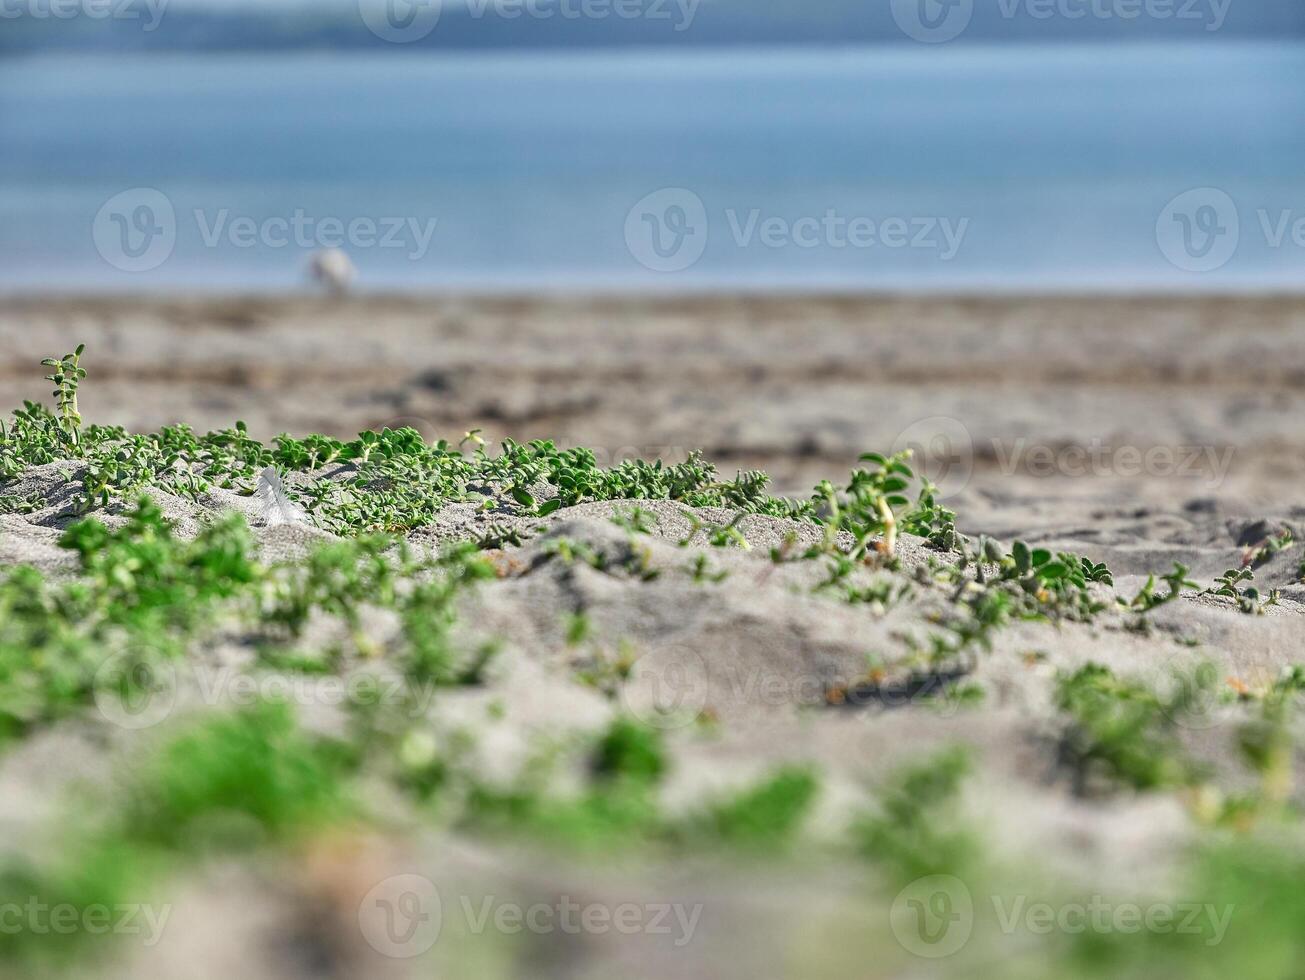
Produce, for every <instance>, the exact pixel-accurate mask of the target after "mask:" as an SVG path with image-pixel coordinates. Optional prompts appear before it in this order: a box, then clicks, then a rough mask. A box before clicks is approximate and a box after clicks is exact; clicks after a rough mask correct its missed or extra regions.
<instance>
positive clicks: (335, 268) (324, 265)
mask: <svg viewBox="0 0 1305 980" xmlns="http://www.w3.org/2000/svg"><path fill="white" fill-rule="evenodd" d="M308 274H309V275H310V276H312V278H313V281H314V282H316V283H318V284H319V285H321V286H323V287H325V288H326V291H327V292H329V293H330V294H331V295H332V296H341V295H343V294H344V293H347V292H348V291H349V286H350V285H351V284H352V283H353V281H354V279H355V278H356V277H357V275H358V270H357V269H356V268H354V264H353V260H352V259H350V258H349V256H348V255H346V254H345V253H344V252H343V251H342V250H341V249H338V248H324V249H321V250H320V251H317V252H314V253H313V255H312V258H310V259H309V260H308Z"/></svg>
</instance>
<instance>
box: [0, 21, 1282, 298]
mask: <svg viewBox="0 0 1305 980" xmlns="http://www.w3.org/2000/svg"><path fill="white" fill-rule="evenodd" d="M1194 189H1201V190H1196V192H1195V193H1194V194H1187V196H1186V197H1181V198H1180V197H1179V195H1183V194H1185V193H1186V192H1189V191H1193V190H1194ZM1176 198H1177V199H1178V200H1177V201H1175V199H1176ZM337 242H340V243H342V244H343V246H344V247H345V248H346V250H347V251H348V252H349V253H350V255H351V256H352V257H353V259H354V261H355V263H356V264H357V266H358V268H359V271H360V277H361V279H360V281H361V284H362V285H364V286H370V287H376V288H383V287H385V288H388V287H404V288H414V289H435V288H446V287H462V288H502V289H514V290H515V289H535V288H541V287H543V288H550V289H570V288H586V289H608V288H610V289H618V288H635V289H705V288H713V287H764V288H773V289H803V288H820V287H842V288H858V287H867V288H925V289H934V288H937V289H945V288H954V287H971V288H975V287H977V288H980V289H992V290H1008V289H1011V290H1013V289H1030V288H1031V289H1062V288H1094V287H1109V288H1120V289H1137V288H1147V287H1158V288H1166V287H1181V288H1211V289H1218V288H1229V287H1237V288H1260V287H1277V288H1292V289H1299V288H1301V287H1302V285H1303V284H1305V48H1302V47H1293V46H1288V45H1283V46H1276V45H1249V44H1248V45H1237V44H1213V45H1205V46H1186V45H1174V46H1145V45H1139V46H1133V47H1122V48H1121V47H1106V46H1081V47H1077V46H1076V47H1066V46H1058V47H1042V46H1037V47H1019V46H1005V47H993V48H987V49H975V48H956V49H954V50H946V49H937V48H923V47H922V48H919V49H915V48H911V49H902V48H891V49H888V48H884V49H879V48H864V49H848V50H841V51H828V50H819V51H817V50H802V49H794V50H769V51H755V50H753V51H746V52H743V51H723V52H722V51H698V52H692V53H687V54H686V53H677V52H654V51H649V52H630V51H622V52H618V53H608V52H600V53H584V54H574V53H568V54H538V53H534V54H525V55H522V54H513V55H507V54H483V53H478V54H458V55H446V54H430V55H416V56H414V55H409V54H405V53H399V54H395V55H394V56H391V57H377V56H372V55H367V56H356V55H354V56H347V57H346V56H342V55H337V54H326V53H324V54H321V55H293V56H286V55H258V56H208V57H204V56H189V57H181V56H175V57H174V56H167V57H134V56H133V57H123V58H101V59H87V58H63V57H59V58H53V57H49V58H33V59H20V60H12V61H10V62H8V63H7V64H5V65H3V66H0V290H4V291H9V292H12V291H21V290H29V289H40V288H60V289H64V288H71V289H120V288H121V289H150V288H166V289H178V288H195V287H198V288H203V289H226V288H250V289H271V290H278V289H288V288H295V287H297V286H299V285H300V284H301V283H302V281H303V269H304V265H305V261H306V259H307V256H308V254H309V253H310V252H311V251H312V250H313V249H314V248H316V247H318V246H320V245H330V244H335V243H337Z"/></svg>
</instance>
